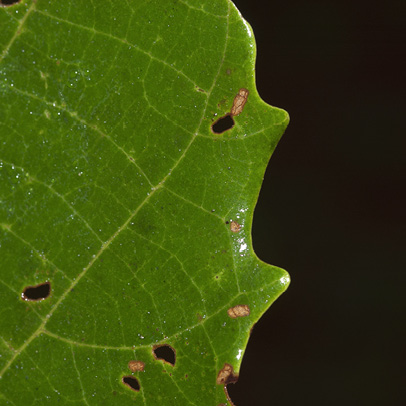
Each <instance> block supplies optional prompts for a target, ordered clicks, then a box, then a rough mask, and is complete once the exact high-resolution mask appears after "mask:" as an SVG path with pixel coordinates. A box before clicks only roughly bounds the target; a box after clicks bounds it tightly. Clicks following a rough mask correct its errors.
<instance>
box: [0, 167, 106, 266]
mask: <svg viewBox="0 0 406 406" xmlns="http://www.w3.org/2000/svg"><path fill="white" fill-rule="evenodd" d="M0 161H1V162H2V163H3V164H6V165H8V166H11V167H14V168H18V169H20V170H21V171H22V172H24V173H25V174H28V179H29V180H32V181H33V182H36V183H38V184H40V185H42V186H44V187H46V188H47V189H49V191H50V192H51V193H53V194H54V195H55V196H57V197H58V198H59V199H61V200H62V202H63V203H65V204H66V206H67V207H68V208H69V210H71V211H72V212H73V214H74V215H75V216H77V217H79V218H80V220H82V221H83V224H84V225H85V226H86V228H87V229H88V230H89V231H90V232H91V233H92V234H94V236H95V237H96V238H97V239H98V240H99V242H103V241H102V239H101V238H100V237H99V235H98V234H97V233H96V232H95V231H94V230H93V228H92V227H91V226H90V224H89V223H88V222H87V221H86V220H85V219H84V218H83V217H82V215H81V214H80V213H79V212H78V211H77V210H76V209H75V208H74V207H73V206H72V205H71V204H70V203H69V202H68V201H67V200H66V199H65V197H64V196H63V195H61V194H60V193H59V192H57V191H56V190H55V189H54V188H53V187H52V186H50V185H48V184H47V183H45V182H44V181H42V180H39V179H38V178H37V177H36V176H34V175H31V174H30V173H29V172H28V171H26V170H25V169H24V168H23V167H22V166H19V165H16V164H14V163H10V162H7V161H4V160H2V159H1V160H0ZM19 238H20V237H19ZM20 239H21V240H22V238H20ZM24 242H25V241H24ZM27 245H28V244H27ZM30 247H31V246H30ZM31 248H33V247H31ZM33 249H34V250H35V248H33ZM35 251H36V250H35ZM41 257H42V256H41ZM52 265H54V264H52ZM54 266H55V265H54ZM55 268H57V267H56V266H55Z"/></svg>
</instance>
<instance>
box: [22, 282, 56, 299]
mask: <svg viewBox="0 0 406 406" xmlns="http://www.w3.org/2000/svg"><path fill="white" fill-rule="evenodd" d="M50 293H51V284H50V283H49V282H45V283H41V284H39V285H36V286H27V287H26V288H25V289H24V291H23V293H21V299H23V300H27V301H36V302H38V301H40V300H44V299H46V298H47V297H48V296H49V294H50Z"/></svg>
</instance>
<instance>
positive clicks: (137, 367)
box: [128, 361, 145, 372]
mask: <svg viewBox="0 0 406 406" xmlns="http://www.w3.org/2000/svg"><path fill="white" fill-rule="evenodd" d="M128 368H130V371H131V372H139V371H140V372H142V371H143V370H144V368H145V362H142V361H130V362H129V363H128Z"/></svg>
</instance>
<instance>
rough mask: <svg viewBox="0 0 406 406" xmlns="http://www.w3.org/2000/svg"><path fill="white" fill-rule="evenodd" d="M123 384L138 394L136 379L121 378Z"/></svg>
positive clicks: (129, 377) (138, 386) (138, 387)
mask: <svg viewBox="0 0 406 406" xmlns="http://www.w3.org/2000/svg"><path fill="white" fill-rule="evenodd" d="M122 381H123V384H124V385H127V386H128V387H129V388H130V389H132V390H134V391H136V392H138V391H139V390H140V384H139V383H138V379H137V378H134V377H133V376H123V379H122Z"/></svg>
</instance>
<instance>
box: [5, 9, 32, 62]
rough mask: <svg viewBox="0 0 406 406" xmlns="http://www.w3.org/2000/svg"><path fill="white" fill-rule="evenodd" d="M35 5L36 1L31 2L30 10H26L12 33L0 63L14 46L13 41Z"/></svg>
mask: <svg viewBox="0 0 406 406" xmlns="http://www.w3.org/2000/svg"><path fill="white" fill-rule="evenodd" d="M35 5H36V1H33V2H32V4H31V6H30V8H29V9H28V10H27V12H26V13H25V16H24V17H23V18H22V19H21V20H20V22H19V25H18V27H17V29H16V32H15V33H14V35H13V37H12V38H11V39H10V42H9V43H8V44H7V45H6V47H5V48H4V50H3V52H2V53H1V55H0V63H1V62H3V59H4V58H5V56H6V55H7V54H8V51H9V50H10V48H11V47H12V45H13V44H14V42H15V40H16V39H17V38H18V36H19V35H20V34H21V30H22V28H23V25H24V24H25V22H26V21H27V18H28V16H29V15H30V14H31V12H32V11H33V10H34V8H35Z"/></svg>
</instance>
